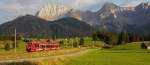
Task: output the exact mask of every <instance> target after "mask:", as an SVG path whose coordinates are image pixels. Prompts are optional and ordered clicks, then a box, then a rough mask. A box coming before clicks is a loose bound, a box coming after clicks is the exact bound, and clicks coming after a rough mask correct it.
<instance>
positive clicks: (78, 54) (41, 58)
mask: <svg viewBox="0 0 150 65" xmlns="http://www.w3.org/2000/svg"><path fill="white" fill-rule="evenodd" d="M93 50H96V49H87V50H83V51H80V52H76V53H69V54H65V55H58V56H47V57H39V58H26V59H17V60H7V61H0V64H9V63H14V62H24V61H36V60H44V59H50V58H59V57H64V56H80V55H82V54H85V53H87V52H90V51H93Z"/></svg>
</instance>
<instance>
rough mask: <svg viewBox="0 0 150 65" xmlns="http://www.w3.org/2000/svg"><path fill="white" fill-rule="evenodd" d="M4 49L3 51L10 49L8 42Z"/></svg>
mask: <svg viewBox="0 0 150 65" xmlns="http://www.w3.org/2000/svg"><path fill="white" fill-rule="evenodd" d="M4 49H5V51H9V50H10V44H9V43H6V44H5V48H4Z"/></svg>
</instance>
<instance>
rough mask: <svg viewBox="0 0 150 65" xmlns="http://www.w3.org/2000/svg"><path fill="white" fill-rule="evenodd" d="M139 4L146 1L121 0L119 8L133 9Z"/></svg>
mask: <svg viewBox="0 0 150 65" xmlns="http://www.w3.org/2000/svg"><path fill="white" fill-rule="evenodd" d="M141 2H147V0H123V1H122V3H120V6H125V7H135V6H137V5H138V4H140V3H141Z"/></svg>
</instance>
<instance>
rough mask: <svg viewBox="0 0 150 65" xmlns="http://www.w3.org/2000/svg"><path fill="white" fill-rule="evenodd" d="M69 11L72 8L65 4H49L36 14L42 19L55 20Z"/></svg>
mask: <svg viewBox="0 0 150 65" xmlns="http://www.w3.org/2000/svg"><path fill="white" fill-rule="evenodd" d="M68 11H70V8H69V7H67V6H65V5H58V4H48V5H46V6H44V7H43V8H42V9H41V10H40V11H38V13H37V14H36V15H37V16H38V17H40V18H42V19H45V20H48V21H54V20H57V19H60V18H63V17H64V14H66V13H67V12H68Z"/></svg>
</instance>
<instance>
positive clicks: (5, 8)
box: [0, 0, 150, 24]
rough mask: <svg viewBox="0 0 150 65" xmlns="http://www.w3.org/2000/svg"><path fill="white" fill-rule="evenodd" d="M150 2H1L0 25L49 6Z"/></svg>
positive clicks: (94, 8) (88, 7)
mask: <svg viewBox="0 0 150 65" xmlns="http://www.w3.org/2000/svg"><path fill="white" fill-rule="evenodd" d="M148 1H150V0H0V24H2V23H5V22H8V21H11V20H13V19H15V18H16V17H18V16H23V15H27V14H31V15H35V14H36V12H37V11H38V10H40V9H41V8H42V7H44V6H45V5H47V4H55V3H59V4H64V5H67V6H70V7H73V8H75V9H79V10H83V11H86V10H91V11H97V10H99V9H100V8H101V7H102V6H103V5H104V4H105V3H106V2H112V3H115V4H117V5H119V6H123V7H129V6H132V7H134V6H136V5H138V4H140V3H142V2H148Z"/></svg>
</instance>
